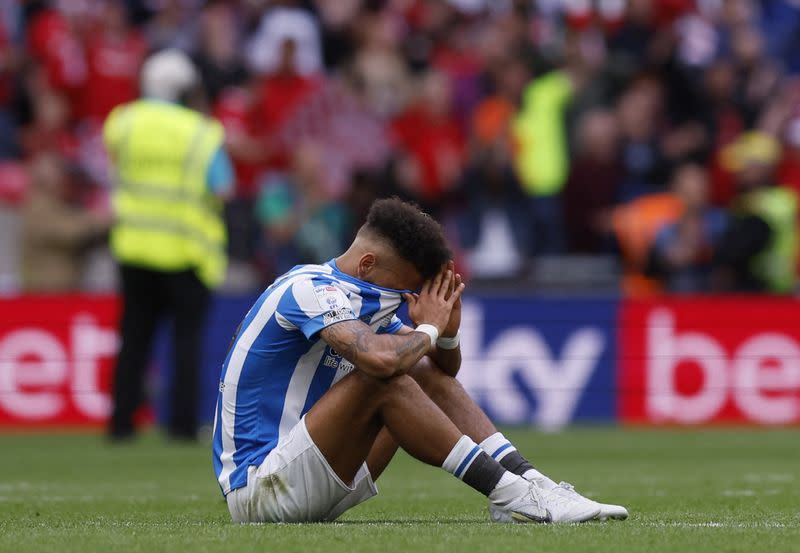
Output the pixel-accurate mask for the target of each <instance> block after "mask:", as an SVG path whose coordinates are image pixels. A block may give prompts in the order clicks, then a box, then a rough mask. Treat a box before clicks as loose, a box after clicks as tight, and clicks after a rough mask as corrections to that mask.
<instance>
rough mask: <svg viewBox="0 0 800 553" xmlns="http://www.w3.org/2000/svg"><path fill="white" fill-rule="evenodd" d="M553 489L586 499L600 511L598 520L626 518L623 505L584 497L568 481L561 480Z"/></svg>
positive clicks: (577, 498) (579, 498) (581, 499)
mask: <svg viewBox="0 0 800 553" xmlns="http://www.w3.org/2000/svg"><path fill="white" fill-rule="evenodd" d="M553 491H555V492H556V493H559V494H561V495H563V496H564V497H572V498H574V499H575V500H576V501H586V502H588V503H591V504H594V505H595V506H596V507H597V508H598V509H600V512H599V513H598V515H597V517H596V518H597V519H598V520H608V519H614V520H625V519H626V518H628V509H626V508H625V507H623V506H622V505H612V504H610V503H600V502H598V501H593V500H591V499H589V498H588V497H584V496H582V495H581V494H579V493H578V492H576V491H575V487H574V486H573V485H572V484H570V483H569V482H561V483H560V484H559V485H558V486H556V487H555V488H553Z"/></svg>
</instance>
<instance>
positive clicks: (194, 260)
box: [104, 50, 233, 439]
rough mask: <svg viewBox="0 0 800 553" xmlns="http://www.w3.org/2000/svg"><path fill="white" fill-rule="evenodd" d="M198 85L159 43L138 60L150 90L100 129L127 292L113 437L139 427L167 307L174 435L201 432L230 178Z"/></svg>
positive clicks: (181, 60)
mask: <svg viewBox="0 0 800 553" xmlns="http://www.w3.org/2000/svg"><path fill="white" fill-rule="evenodd" d="M199 88H200V81H199V76H198V73H197V70H196V68H195V67H194V65H193V64H192V62H191V60H190V59H189V58H188V56H187V55H186V54H184V53H183V52H181V51H179V50H165V51H162V52H159V53H157V54H155V55H153V56H152V57H150V58H149V59H148V60H147V61H146V62H145V64H144V66H143V68H142V90H143V93H144V95H145V98H144V99H141V100H138V101H136V102H132V103H129V104H124V105H122V106H119V107H117V108H116V109H115V110H114V111H113V112H112V113H111V115H110V116H109V118H108V119H107V120H106V124H105V128H104V136H105V142H106V148H107V150H108V153H109V156H110V157H111V160H112V162H113V164H114V165H115V170H116V171H115V173H116V175H117V182H116V183H115V185H116V188H115V192H114V209H115V215H116V224H115V226H114V228H113V229H112V234H111V248H112V252H113V253H114V255H115V257H116V258H117V260H118V262H119V264H120V274H121V279H122V295H123V298H124V309H123V314H122V321H121V329H120V333H121V336H122V347H121V349H120V352H119V357H118V358H117V365H116V369H115V380H114V390H113V394H114V409H113V414H112V417H111V425H110V428H109V433H110V436H111V438H113V439H126V438H130V437H132V436H133V434H134V431H135V428H134V421H133V416H134V412H135V411H136V409H137V408H138V407H139V405H140V403H141V401H142V392H143V390H142V386H143V379H144V370H145V366H146V364H147V361H148V357H149V354H150V350H151V347H152V342H153V336H154V333H155V330H156V326H157V323H158V322H159V320H160V319H162V318H163V317H165V316H168V317H171V318H173V319H174V321H173V322H174V328H173V332H174V350H175V376H174V380H173V389H172V394H171V398H172V401H171V410H170V420H169V428H168V430H169V434H170V436H171V437H172V438H177V439H194V438H195V437H196V432H197V395H198V383H197V378H198V371H199V366H200V358H199V355H200V345H201V343H202V336H203V328H204V323H205V317H206V314H207V312H208V307H209V301H210V298H211V290H212V289H214V288H215V287H217V286H218V285H219V284H221V282H222V280H223V278H224V276H225V267H226V255H225V246H226V244H225V242H226V234H225V226H224V224H223V222H222V217H221V207H222V206H221V202H220V201H219V197H220V196H223V197H224V196H227V195H229V194H230V192H231V190H232V187H233V170H232V168H231V164H230V160H229V159H228V157H227V154H226V153H225V150H224V149H223V141H224V136H223V130H222V125H220V123H218V122H217V121H216V120H214V119H211V118H209V117H206V116H205V115H203V114H202V113H199V112H198V111H195V110H193V109H191V107H190V106H192V105H194V104H193V103H192V101H193V99H194V98H196V97H197V95H198V94H199Z"/></svg>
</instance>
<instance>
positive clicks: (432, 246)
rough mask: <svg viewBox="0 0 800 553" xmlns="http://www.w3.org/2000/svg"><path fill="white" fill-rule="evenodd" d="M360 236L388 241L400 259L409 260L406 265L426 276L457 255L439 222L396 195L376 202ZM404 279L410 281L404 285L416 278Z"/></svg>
mask: <svg viewBox="0 0 800 553" xmlns="http://www.w3.org/2000/svg"><path fill="white" fill-rule="evenodd" d="M359 239H362V240H367V241H370V242H375V241H380V242H385V243H386V244H388V245H389V246H390V247H391V250H392V251H393V253H394V254H396V256H397V257H398V258H399V260H401V261H402V262H405V263H403V265H406V266H409V265H410V268H411V269H413V272H415V273H417V275H418V277H419V278H421V279H423V280H427V279H429V278H432V277H433V276H434V275H436V274H437V273H438V272H439V271H441V270H442V267H443V266H444V265H445V264H446V263H447V262H448V261H449V260H450V259H451V258H452V255H453V254H452V252H451V251H450V248H449V247H448V246H447V241H446V240H445V237H444V232H443V231H442V227H441V226H440V225H439V223H438V222H436V220H434V219H433V218H432V217H431V216H430V215H428V214H427V213H425V212H423V211H422V210H421V209H420V207H419V206H418V205H416V204H414V203H409V202H404V201H402V200H400V199H399V198H396V197H394V198H389V199H384V200H378V201H376V202H375V203H373V204H372V207H371V208H370V210H369V214H368V215H367V222H366V223H365V224H364V226H363V227H362V228H361V230H360V231H359ZM392 265H395V264H394V263H390V264H389V265H388V266H387V269H388V270H389V271H392V269H393V267H392ZM394 269H395V270H394V271H393V272H395V273H397V272H401V271H398V270H397V269H399V268H398V267H394ZM405 272H410V271H405ZM387 276H388V275H387ZM398 276H399V275H398ZM409 276H411V275H409ZM403 280H404V281H405V283H406V286H403V287H404V288H409V287H411V286H409V285H408V284H409V283H410V280H413V279H407V278H406V279H403ZM378 284H382V283H378ZM419 284H421V283H419ZM390 287H391V286H390ZM394 287H398V288H399V287H400V286H394Z"/></svg>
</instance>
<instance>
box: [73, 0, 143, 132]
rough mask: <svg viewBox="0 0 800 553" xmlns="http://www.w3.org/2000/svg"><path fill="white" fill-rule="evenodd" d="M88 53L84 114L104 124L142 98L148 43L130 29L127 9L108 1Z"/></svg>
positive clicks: (83, 104) (81, 110)
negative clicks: (120, 107) (142, 70)
mask: <svg viewBox="0 0 800 553" xmlns="http://www.w3.org/2000/svg"><path fill="white" fill-rule="evenodd" d="M86 50H87V60H88V71H89V73H88V79H87V80H86V83H85V86H84V89H83V93H82V94H81V99H82V102H81V109H80V114H81V115H82V116H83V117H86V118H91V119H93V120H95V121H96V122H98V123H100V122H102V121H103V120H104V119H105V118H106V116H107V115H108V114H109V113H110V112H111V110H112V109H114V108H115V107H116V106H118V105H119V104H124V103H125V102H130V101H133V100H135V99H136V98H137V97H138V96H139V94H138V92H139V86H138V79H139V68H140V66H141V65H142V60H143V59H144V56H145V53H146V51H147V44H146V43H145V40H144V37H143V36H142V35H141V33H139V32H138V31H135V30H133V29H131V27H130V26H129V24H128V14H127V12H126V9H125V6H124V5H123V4H122V3H121V2H115V1H112V0H106V1H105V2H103V7H102V11H101V16H100V17H99V18H98V25H97V27H96V28H95V30H94V32H93V33H92V34H91V36H89V37H88V40H87V44H86Z"/></svg>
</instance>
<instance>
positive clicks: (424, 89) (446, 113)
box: [392, 71, 466, 216]
mask: <svg viewBox="0 0 800 553" xmlns="http://www.w3.org/2000/svg"><path fill="white" fill-rule="evenodd" d="M420 79H421V80H420V83H419V97H418V98H417V99H416V101H414V102H412V104H411V105H410V106H409V107H408V108H407V109H406V110H405V111H404V112H402V113H401V114H400V115H399V116H398V117H396V118H395V119H394V121H393V122H392V134H393V137H394V140H395V145H396V148H397V150H398V152H397V167H396V172H395V178H396V179H397V184H398V186H399V188H400V189H402V190H403V192H404V194H406V195H408V196H410V197H412V198H413V199H414V200H415V201H416V202H418V203H419V204H420V205H421V206H423V208H424V209H425V210H426V211H429V212H431V214H432V215H434V216H439V215H441V213H442V211H443V208H444V207H445V206H444V203H445V201H446V199H447V198H448V197H449V194H450V193H451V192H452V191H453V188H454V187H455V185H456V184H458V178H459V177H460V176H461V170H462V164H463V159H464V148H465V142H466V141H465V137H464V130H463V128H462V126H461V125H460V123H459V121H458V119H457V118H456V116H455V113H454V112H453V102H452V90H451V88H450V81H449V80H448V79H447V77H446V76H445V75H444V74H443V73H441V72H438V71H429V72H427V73H425V74H424V75H422V76H421V77H420Z"/></svg>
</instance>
